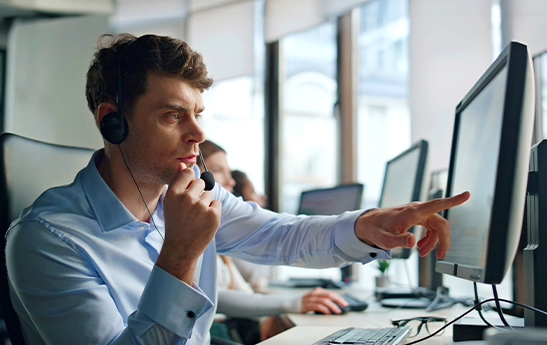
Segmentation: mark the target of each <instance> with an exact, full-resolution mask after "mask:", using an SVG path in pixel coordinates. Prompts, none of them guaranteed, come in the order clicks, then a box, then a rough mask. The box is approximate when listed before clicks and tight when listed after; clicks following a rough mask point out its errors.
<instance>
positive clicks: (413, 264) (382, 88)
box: [357, 0, 418, 288]
mask: <svg viewBox="0 0 547 345" xmlns="http://www.w3.org/2000/svg"><path fill="white" fill-rule="evenodd" d="M409 32H410V25H409V16H408V0H373V1H370V2H367V3H366V4H365V5H363V6H362V7H361V29H360V33H359V70H360V72H359V100H358V102H359V103H358V115H357V126H358V133H359V134H358V138H357V140H358V151H357V157H358V163H357V168H358V180H359V182H361V183H363V184H364V185H365V197H364V200H363V207H364V208H372V207H377V206H378V202H379V199H380V193H381V191H382V184H383V179H384V173H385V166H386V162H387V161H388V160H390V159H391V158H393V157H395V156H397V155H398V154H399V153H401V152H403V151H404V150H406V149H407V148H409V147H410V145H411V144H412V143H411V136H410V134H411V133H410V121H411V118H410V105H409V90H408V84H409V53H408V45H409V43H408V37H409ZM374 266H375V264H371V265H364V266H360V267H359V269H360V274H359V276H360V277H367V278H364V279H363V278H361V279H360V281H361V284H363V285H369V284H370V286H368V287H370V288H372V284H373V279H369V278H368V277H373V276H375V275H377V274H378V273H377V272H376V268H375V267H374ZM417 276H418V273H417V255H416V254H413V255H412V257H411V259H409V260H394V262H393V263H392V265H391V267H390V272H389V277H390V278H391V279H392V280H394V283H399V284H403V285H409V284H411V285H414V286H416V285H417V280H415V279H414V280H412V281H409V280H410V278H409V277H417ZM395 277H400V278H399V279H397V280H395Z"/></svg>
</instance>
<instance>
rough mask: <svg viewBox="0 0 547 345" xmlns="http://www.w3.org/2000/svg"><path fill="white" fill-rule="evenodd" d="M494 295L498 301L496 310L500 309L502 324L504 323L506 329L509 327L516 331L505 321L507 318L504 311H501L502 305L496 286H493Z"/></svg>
mask: <svg viewBox="0 0 547 345" xmlns="http://www.w3.org/2000/svg"><path fill="white" fill-rule="evenodd" d="M492 293H493V294H494V299H495V300H496V308H497V309H498V315H499V316H500V319H501V322H503V324H504V325H505V326H506V327H509V328H511V329H512V330H514V329H513V327H511V326H510V325H509V323H508V322H507V320H505V317H504V316H503V311H502V310H501V305H500V299H499V297H498V290H497V289H496V285H495V284H492Z"/></svg>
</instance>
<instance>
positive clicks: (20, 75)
mask: <svg viewBox="0 0 547 345" xmlns="http://www.w3.org/2000/svg"><path fill="white" fill-rule="evenodd" d="M108 22H109V21H108V17H106V16H89V17H69V18H61V19H41V20H36V19H35V20H28V21H22V20H20V21H16V22H15V23H14V24H13V26H12V27H11V29H10V32H9V36H8V58H7V76H6V107H5V120H4V121H5V123H4V125H5V127H4V128H5V131H7V132H13V133H17V134H20V135H23V136H27V137H30V138H34V139H38V140H43V141H47V142H52V143H58V144H65V145H73V146H84V147H90V148H99V147H102V144H103V142H102V139H101V136H100V134H99V131H98V129H97V127H96V126H95V122H94V118H93V115H92V114H91V112H90V111H89V110H88V108H87V102H86V99H85V78H86V73H87V69H88V67H89V63H90V61H91V59H92V56H93V53H94V51H95V47H96V45H97V38H98V37H99V36H100V35H101V34H102V33H105V32H107V31H108V27H109V24H108Z"/></svg>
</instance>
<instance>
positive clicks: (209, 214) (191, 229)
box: [156, 164, 222, 285]
mask: <svg viewBox="0 0 547 345" xmlns="http://www.w3.org/2000/svg"><path fill="white" fill-rule="evenodd" d="M180 169H181V171H180V173H179V174H178V175H177V176H176V177H175V178H174V179H173V181H171V183H170V184H169V189H168V190H167V193H166V195H165V199H164V203H163V207H164V217H165V241H164V244H163V248H162V250H161V253H160V255H159V257H158V261H157V263H156V264H157V265H158V266H159V267H161V268H162V269H163V270H165V271H167V272H169V273H170V274H172V275H174V276H175V277H177V278H179V279H181V280H182V281H184V282H185V283H187V284H189V285H192V283H193V281H194V273H195V269H196V264H197V261H198V259H199V257H200V256H201V255H202V254H203V252H204V251H205V249H206V248H207V246H208V245H209V243H211V241H212V240H213V238H214V237H215V235H216V233H217V230H218V228H219V226H220V216H221V213H222V212H221V211H222V204H221V203H220V201H218V200H214V199H213V194H212V193H211V192H204V191H203V190H204V188H205V182H203V180H201V179H196V178H195V174H194V171H193V170H192V169H187V168H186V165H184V164H181V167H180Z"/></svg>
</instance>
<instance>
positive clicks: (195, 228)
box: [6, 34, 469, 344]
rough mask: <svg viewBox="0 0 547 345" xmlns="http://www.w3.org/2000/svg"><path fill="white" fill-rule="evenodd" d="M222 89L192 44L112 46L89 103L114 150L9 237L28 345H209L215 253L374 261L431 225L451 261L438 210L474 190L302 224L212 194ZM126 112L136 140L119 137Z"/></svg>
mask: <svg viewBox="0 0 547 345" xmlns="http://www.w3.org/2000/svg"><path fill="white" fill-rule="evenodd" d="M211 84H212V80H211V79H209V78H208V77H207V71H206V68H205V65H204V63H203V61H202V58H201V56H200V55H199V54H198V53H196V52H194V51H192V50H191V49H190V48H189V47H188V46H187V45H186V44H185V43H184V42H181V41H179V40H176V39H172V38H168V37H159V36H154V35H147V36H143V37H140V38H138V39H137V38H136V37H134V36H132V35H127V34H124V35H118V36H110V35H106V36H104V37H102V38H101V39H100V44H99V49H98V51H97V53H96V54H95V57H94V59H93V61H92V63H91V65H90V68H89V71H88V74H87V85H86V95H87V99H88V104H89V108H90V110H91V111H92V113H93V114H94V116H95V119H96V123H97V125H98V126H99V127H100V128H101V131H102V132H101V133H102V134H103V136H105V137H107V138H108V140H105V146H104V149H103V150H99V151H97V152H96V153H95V154H94V156H93V157H92V159H91V161H90V162H89V165H88V166H87V167H86V168H84V169H83V170H82V171H80V173H79V174H78V175H77V176H76V179H75V181H74V182H73V183H72V184H71V185H68V186H65V187H60V188H53V189H51V190H49V191H47V192H46V193H44V194H43V195H42V196H40V198H38V199H37V201H36V202H35V203H34V204H33V205H32V206H31V207H30V208H28V209H26V210H25V211H23V213H22V214H21V217H20V218H19V219H18V220H16V221H14V223H13V224H12V226H11V227H10V229H9V231H8V234H7V246H6V260H7V269H8V276H9V280H10V285H11V298H12V302H13V305H14V308H15V310H16V311H17V313H18V315H19V320H20V322H21V325H22V328H23V333H24V335H25V339H26V340H27V343H29V344H207V343H208V342H209V334H208V331H209V327H210V325H211V322H212V320H213V316H214V313H215V304H216V282H215V274H216V273H215V269H216V268H215V262H216V254H217V253H219V254H225V255H230V256H234V257H237V258H240V259H246V260H249V261H254V262H256V263H261V264H292V265H299V266H308V267H330V266H341V265H344V264H346V263H349V262H362V263H367V262H369V261H372V260H374V259H375V258H377V259H388V258H389V251H388V250H389V249H392V248H395V247H398V246H404V247H412V246H414V245H415V243H416V239H415V238H414V235H412V234H410V233H407V230H408V229H409V228H410V227H411V226H413V225H416V224H420V225H423V226H425V227H426V229H427V230H428V231H427V234H426V235H425V237H424V238H423V239H422V240H421V241H420V242H418V247H419V249H420V253H421V255H426V254H427V253H429V252H430V251H431V250H433V249H434V248H435V247H436V246H437V244H438V243H439V242H440V244H439V247H438V256H439V257H440V258H441V259H442V258H443V257H444V255H445V253H446V251H447V249H448V247H449V225H448V223H447V221H446V220H445V219H443V218H442V217H440V216H439V215H438V214H437V212H439V211H441V210H443V209H446V208H450V207H453V206H456V205H458V204H461V203H463V202H465V201H466V200H467V199H468V198H469V194H468V193H464V194H462V195H460V196H456V197H453V198H451V199H444V200H437V201H434V202H430V203H425V204H412V205H408V206H404V207H399V208H393V209H385V210H373V211H371V212H365V213H363V212H348V213H345V214H343V215H341V216H338V217H295V216H291V215H286V214H276V213H273V212H269V211H265V210H262V209H260V208H258V207H253V206H252V205H250V204H247V203H244V202H241V201H240V200H238V199H237V198H235V197H234V196H233V195H232V194H231V193H229V192H227V191H226V190H225V189H223V188H221V187H220V186H218V185H216V186H215V187H214V189H213V190H212V191H211V192H208V191H205V192H204V187H205V183H204V181H203V180H201V179H198V178H197V177H198V176H199V175H198V174H197V173H198V171H199V170H198V169H197V167H196V166H195V165H196V160H197V156H198V153H199V151H198V147H199V143H201V142H203V141H204V140H205V135H204V133H203V131H202V130H201V128H200V126H199V124H198V118H199V117H200V116H201V112H202V111H203V109H204V105H203V101H202V92H203V91H204V90H206V89H207V88H209V87H210V86H211ZM120 115H123V117H122V118H123V119H125V120H124V121H126V125H127V130H125V131H124V130H121V133H124V134H127V133H128V134H127V137H126V138H124V135H120V136H119V137H118V135H117V134H119V133H118V132H119V129H120V128H124V126H125V124H124V122H119V123H116V121H117V119H119V118H120ZM113 120H114V121H113ZM111 122H114V124H112V123H111ZM112 132H115V133H114V135H112ZM113 142H117V143H116V144H114V143H113ZM167 185H168V188H167V187H166V186H167Z"/></svg>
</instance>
